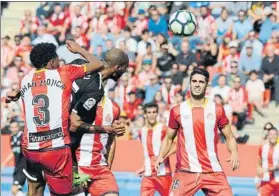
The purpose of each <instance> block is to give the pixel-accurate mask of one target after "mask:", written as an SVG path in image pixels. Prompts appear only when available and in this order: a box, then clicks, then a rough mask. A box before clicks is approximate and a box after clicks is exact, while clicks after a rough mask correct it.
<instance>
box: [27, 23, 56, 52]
mask: <svg viewBox="0 0 279 196" xmlns="http://www.w3.org/2000/svg"><path fill="white" fill-rule="evenodd" d="M39 43H52V44H54V45H55V46H56V47H58V43H57V41H56V39H55V37H54V36H53V35H52V34H49V33H47V32H46V27H45V26H44V25H42V26H39V27H38V29H37V37H36V38H35V39H34V40H33V41H32V45H33V46H35V45H37V44H39Z"/></svg>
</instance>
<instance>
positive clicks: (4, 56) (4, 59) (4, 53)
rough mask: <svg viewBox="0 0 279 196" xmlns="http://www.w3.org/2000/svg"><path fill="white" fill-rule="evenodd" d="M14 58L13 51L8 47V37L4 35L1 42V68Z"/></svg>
mask: <svg viewBox="0 0 279 196" xmlns="http://www.w3.org/2000/svg"><path fill="white" fill-rule="evenodd" d="M13 58H14V51H13V48H12V46H11V45H10V37H9V36H8V35H6V36H5V37H3V38H2V42H1V67H3V68H6V67H7V66H8V65H9V64H11V62H12V61H13Z"/></svg>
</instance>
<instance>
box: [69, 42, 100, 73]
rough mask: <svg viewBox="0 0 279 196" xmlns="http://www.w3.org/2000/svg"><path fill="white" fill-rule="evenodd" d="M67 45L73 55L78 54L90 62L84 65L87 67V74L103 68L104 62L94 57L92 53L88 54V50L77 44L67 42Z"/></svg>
mask: <svg viewBox="0 0 279 196" xmlns="http://www.w3.org/2000/svg"><path fill="white" fill-rule="evenodd" d="M66 45H67V48H68V49H69V50H70V51H71V52H72V53H78V54H80V55H82V56H83V57H84V58H85V59H86V60H87V61H88V62H89V63H86V64H84V66H85V67H86V70H85V72H86V73H90V72H94V71H96V70H99V69H100V68H102V67H103V63H102V61H100V60H99V59H98V58H96V57H95V56H93V55H92V54H91V53H90V52H88V51H87V50H85V49H84V48H82V47H81V46H80V45H78V44H77V43H76V42H74V41H71V40H67V41H66Z"/></svg>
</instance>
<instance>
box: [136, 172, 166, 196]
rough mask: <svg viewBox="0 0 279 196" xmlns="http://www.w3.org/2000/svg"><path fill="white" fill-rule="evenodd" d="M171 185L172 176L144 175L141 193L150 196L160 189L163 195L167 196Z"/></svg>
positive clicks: (143, 195) (142, 195)
mask: <svg viewBox="0 0 279 196" xmlns="http://www.w3.org/2000/svg"><path fill="white" fill-rule="evenodd" d="M170 185H171V176H150V177H143V179H142V181H141V188H140V195H141V196H150V195H154V194H155V191H158V192H159V193H160V195H161V196H167V195H168V194H169V188H170Z"/></svg>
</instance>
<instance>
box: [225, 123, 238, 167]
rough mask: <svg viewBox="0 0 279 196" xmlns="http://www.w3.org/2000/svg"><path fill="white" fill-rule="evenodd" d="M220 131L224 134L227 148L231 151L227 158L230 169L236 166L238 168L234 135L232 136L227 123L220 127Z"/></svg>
mask: <svg viewBox="0 0 279 196" xmlns="http://www.w3.org/2000/svg"><path fill="white" fill-rule="evenodd" d="M221 131H222V133H223V135H224V136H225V139H226V143H227V147H228V150H229V152H230V153H231V156H230V158H229V159H227V161H228V162H230V164H231V166H232V169H233V170H236V169H237V168H239V159H238V151H237V144H236V140H235V137H234V136H233V133H232V130H231V127H230V125H229V124H227V125H225V126H224V128H222V129H221Z"/></svg>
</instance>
